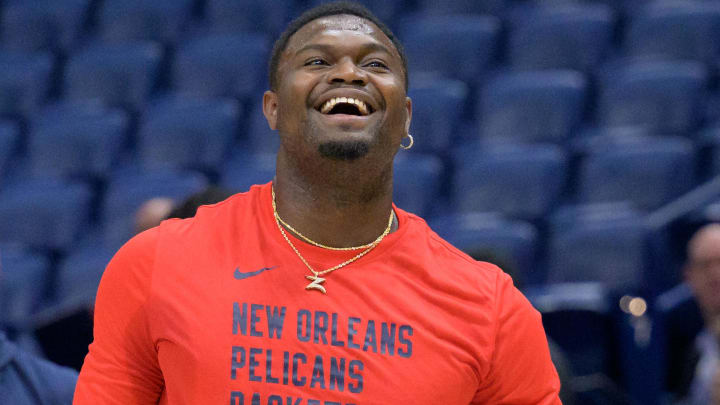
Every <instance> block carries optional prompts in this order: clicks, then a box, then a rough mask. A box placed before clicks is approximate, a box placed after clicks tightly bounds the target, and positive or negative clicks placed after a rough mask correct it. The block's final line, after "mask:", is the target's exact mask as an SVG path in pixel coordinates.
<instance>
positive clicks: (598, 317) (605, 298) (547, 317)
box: [523, 283, 617, 403]
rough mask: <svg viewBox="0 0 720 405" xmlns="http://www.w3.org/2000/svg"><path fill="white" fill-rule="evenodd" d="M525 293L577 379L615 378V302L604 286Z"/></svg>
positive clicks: (576, 285) (569, 285) (532, 289)
mask: <svg viewBox="0 0 720 405" xmlns="http://www.w3.org/2000/svg"><path fill="white" fill-rule="evenodd" d="M523 292H524V293H525V295H526V296H527V297H528V299H529V300H530V302H531V303H532V304H533V306H534V307H535V308H536V309H537V310H538V311H540V313H541V314H542V320H543V326H544V328H545V331H546V333H547V334H548V337H550V338H551V339H552V340H553V341H554V342H556V343H557V344H558V345H559V346H560V347H561V348H562V349H563V350H564V351H565V353H566V354H567V355H568V360H569V362H570V364H571V365H572V366H573V372H574V373H575V375H576V376H590V375H596V376H598V375H604V376H607V375H610V374H612V368H613V363H614V362H615V359H616V357H617V353H616V352H615V351H614V350H613V348H614V346H616V336H615V334H614V329H615V324H614V323H615V322H614V319H613V316H612V312H611V308H610V307H611V303H612V302H613V300H612V299H611V298H610V294H609V293H608V291H607V290H606V289H605V287H604V286H603V285H602V284H600V283H560V284H549V285H544V286H536V287H529V288H527V289H525V290H524V291H523ZM605 378H607V377H605ZM607 380H609V378H607ZM588 403H590V402H588ZM592 403H594V402H592ZM600 403H606V402H600ZM607 403H617V402H607Z"/></svg>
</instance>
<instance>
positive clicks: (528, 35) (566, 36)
mask: <svg viewBox="0 0 720 405" xmlns="http://www.w3.org/2000/svg"><path fill="white" fill-rule="evenodd" d="M614 29H615V16H614V14H613V12H612V9H611V8H610V7H608V6H605V5H602V4H590V5H565V6H562V7H539V8H536V9H533V10H532V12H528V13H523V14H522V15H520V16H519V17H518V18H517V19H514V20H512V21H511V29H510V39H509V41H508V42H509V43H508V51H507V52H508V60H509V63H510V65H511V67H513V68H515V69H522V70H539V69H574V70H580V71H583V72H589V71H591V70H592V69H594V68H595V67H596V66H597V65H598V64H600V63H601V62H602V61H603V59H604V58H605V57H606V56H607V54H608V53H609V51H610V50H611V49H612V40H613V34H614Z"/></svg>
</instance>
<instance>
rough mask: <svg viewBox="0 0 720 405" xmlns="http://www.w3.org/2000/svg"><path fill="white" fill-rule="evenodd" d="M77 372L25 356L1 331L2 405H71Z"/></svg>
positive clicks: (0, 384) (28, 354)
mask: <svg viewBox="0 0 720 405" xmlns="http://www.w3.org/2000/svg"><path fill="white" fill-rule="evenodd" d="M76 381H77V372H76V371H75V370H72V369H70V368H67V367H61V366H58V365H56V364H54V363H51V362H49V361H47V360H44V359H41V358H38V357H36V356H34V355H32V354H30V353H27V352H25V351H24V350H22V349H21V348H19V347H18V346H17V345H15V344H14V343H12V342H10V341H9V340H7V338H6V337H5V334H4V333H3V332H2V331H0V404H3V405H70V404H71V403H72V400H73V391H74V389H75V382H76Z"/></svg>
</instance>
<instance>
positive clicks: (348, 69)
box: [263, 15, 411, 160]
mask: <svg viewBox="0 0 720 405" xmlns="http://www.w3.org/2000/svg"><path fill="white" fill-rule="evenodd" d="M277 75H278V86H277V89H276V91H275V92H271V91H269V92H266V93H265V96H264V99H263V106H264V109H263V111H264V113H265V116H266V118H267V119H268V123H269V125H270V127H271V128H273V129H278V130H279V132H280V135H281V137H282V144H283V147H284V148H285V149H286V150H287V151H288V152H289V153H292V154H295V155H296V156H298V157H301V158H312V157H315V156H317V155H318V153H319V154H320V156H323V157H326V158H331V159H337V160H354V159H358V158H361V157H364V156H366V155H368V154H371V153H373V154H375V155H378V156H382V157H383V158H388V157H389V158H390V159H392V156H394V154H395V152H396V151H397V149H398V146H399V144H400V142H401V140H402V138H403V136H404V135H405V134H406V133H407V130H408V128H409V125H410V115H411V102H410V99H409V98H407V96H406V94H405V77H404V72H403V68H402V61H401V59H400V56H399V54H398V52H397V50H396V49H395V47H394V45H393V44H392V42H391V41H390V39H388V38H387V36H386V35H385V34H384V33H383V32H382V31H381V30H380V29H379V28H378V27H377V26H375V25H374V24H373V23H371V22H369V21H366V20H364V19H362V18H359V17H356V16H352V15H336V16H329V17H323V18H319V19H317V20H314V21H311V22H310V23H308V24H307V25H305V26H304V27H302V28H301V29H300V30H298V31H297V32H296V33H295V34H294V35H293V36H292V37H291V38H290V41H289V42H288V45H287V48H286V49H285V51H284V52H283V54H282V55H281V58H280V62H279V65H278V73H277Z"/></svg>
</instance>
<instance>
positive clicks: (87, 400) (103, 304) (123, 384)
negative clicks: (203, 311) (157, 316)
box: [73, 228, 163, 405]
mask: <svg viewBox="0 0 720 405" xmlns="http://www.w3.org/2000/svg"><path fill="white" fill-rule="evenodd" d="M157 237H158V228H153V229H151V230H149V231H146V232H143V233H141V234H139V235H137V236H135V237H134V238H133V239H131V240H130V241H129V242H128V243H126V244H125V246H123V247H122V248H121V249H120V250H119V251H118V252H117V253H116V255H115V256H114V257H113V259H112V260H111V261H110V264H108V266H107V268H106V269H105V272H104V273H103V276H102V280H101V281H100V286H99V288H98V293H97V299H96V301H95V321H94V329H93V335H94V339H93V342H92V344H91V345H90V349H89V353H88V355H87V356H86V357H85V362H84V364H83V366H82V369H81V371H80V376H79V379H78V383H77V387H76V389H75V398H74V402H73V403H74V404H75V405H86V404H87V405H90V404H92V405H106V404H108V405H109V404H118V405H120V404H122V405H134V404H137V405H140V404H143V405H145V404H157V403H158V400H159V398H160V395H161V393H162V390H163V378H162V373H161V371H160V367H159V364H158V358H157V350H156V348H155V343H154V342H153V339H152V337H151V333H150V325H149V322H148V316H147V314H148V298H149V295H150V291H151V282H152V270H153V265H154V257H155V249H156V245H157Z"/></svg>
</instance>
